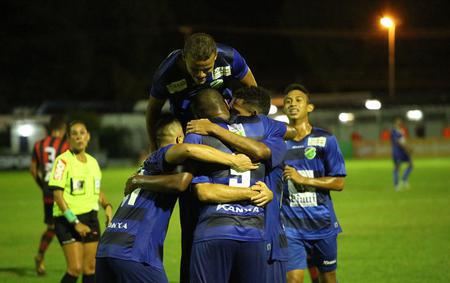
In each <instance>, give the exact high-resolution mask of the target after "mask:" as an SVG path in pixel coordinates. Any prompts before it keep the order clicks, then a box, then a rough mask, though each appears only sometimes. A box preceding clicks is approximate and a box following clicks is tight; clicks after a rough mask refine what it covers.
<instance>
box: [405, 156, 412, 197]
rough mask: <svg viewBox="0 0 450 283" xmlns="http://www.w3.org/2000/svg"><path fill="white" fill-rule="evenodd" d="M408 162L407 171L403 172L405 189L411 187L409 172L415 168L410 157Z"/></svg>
mask: <svg viewBox="0 0 450 283" xmlns="http://www.w3.org/2000/svg"><path fill="white" fill-rule="evenodd" d="M406 162H407V164H408V167H406V169H405V171H404V172H403V176H402V182H403V187H404V188H405V189H409V182H408V178H409V174H411V171H412V169H413V164H412V161H411V158H410V157H408V160H407V161H406Z"/></svg>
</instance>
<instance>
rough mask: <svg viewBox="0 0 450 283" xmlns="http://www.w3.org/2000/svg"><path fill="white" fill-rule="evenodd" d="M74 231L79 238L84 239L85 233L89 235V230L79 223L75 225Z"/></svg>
mask: <svg viewBox="0 0 450 283" xmlns="http://www.w3.org/2000/svg"><path fill="white" fill-rule="evenodd" d="M75 231H77V232H78V234H80V236H81V237H86V234H87V233H91V228H89V226H87V225H85V224H83V223H81V222H78V223H77V224H75Z"/></svg>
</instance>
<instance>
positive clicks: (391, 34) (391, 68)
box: [380, 17, 395, 99]
mask: <svg viewBox="0 0 450 283" xmlns="http://www.w3.org/2000/svg"><path fill="white" fill-rule="evenodd" d="M380 24H381V25H382V26H383V27H385V28H387V29H388V44H389V60H388V61H389V65H388V76H389V83H388V84H389V98H391V99H394V98H395V22H394V20H393V19H391V18H390V17H383V18H381V19H380Z"/></svg>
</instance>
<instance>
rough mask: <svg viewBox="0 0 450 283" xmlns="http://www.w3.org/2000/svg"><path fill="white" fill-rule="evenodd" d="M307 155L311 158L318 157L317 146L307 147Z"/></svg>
mask: <svg viewBox="0 0 450 283" xmlns="http://www.w3.org/2000/svg"><path fill="white" fill-rule="evenodd" d="M305 157H306V158H307V159H309V160H311V159H314V157H316V148H315V147H312V146H310V147H307V148H306V149H305Z"/></svg>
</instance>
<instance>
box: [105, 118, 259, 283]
mask: <svg viewBox="0 0 450 283" xmlns="http://www.w3.org/2000/svg"><path fill="white" fill-rule="evenodd" d="M160 121H161V122H160V123H159V124H158V131H157V142H158V145H159V150H157V151H156V152H155V153H153V154H152V155H151V156H150V157H149V158H148V159H147V160H146V161H145V162H144V166H143V168H142V174H143V175H136V176H132V177H131V178H130V179H129V180H128V181H127V188H126V189H127V190H129V191H132V193H131V194H127V195H126V196H125V198H124V200H123V201H122V203H121V206H120V207H119V208H118V210H117V212H116V214H115V215H114V217H113V220H112V222H111V224H110V225H109V226H108V227H107V229H106V231H105V233H104V234H103V236H102V238H101V240H100V244H99V247H98V250H97V282H167V277H166V274H165V272H164V267H163V264H162V256H163V242H164V238H165V235H166V232H167V226H168V223H169V218H170V216H171V213H172V209H173V207H174V205H175V202H176V200H177V194H176V193H178V192H182V191H184V190H185V189H186V188H187V187H188V185H189V183H190V181H191V177H192V175H190V174H189V173H178V174H173V175H160V174H163V173H166V174H167V173H171V172H173V171H174V169H175V167H176V165H177V164H180V163H182V162H184V161H185V160H186V159H194V160H200V161H204V162H217V163H219V164H221V165H224V166H231V168H235V169H236V170H238V171H245V170H249V169H253V168H256V167H257V165H254V164H252V163H251V161H250V159H249V158H248V157H246V156H245V155H242V154H238V155H230V154H226V153H224V152H221V151H218V150H216V149H214V148H211V147H208V146H205V145H192V144H175V143H176V142H177V140H178V142H180V141H182V138H183V131H182V128H181V125H180V123H179V122H178V121H176V120H174V119H173V117H172V118H171V117H168V118H163V119H162V120H160ZM157 175H159V176H157ZM174 193H175V194H174ZM233 193H235V194H238V196H239V197H241V198H240V199H246V200H250V199H251V197H254V196H257V195H258V194H259V191H258V190H255V191H249V190H242V191H239V190H237V191H235V192H233Z"/></svg>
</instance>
